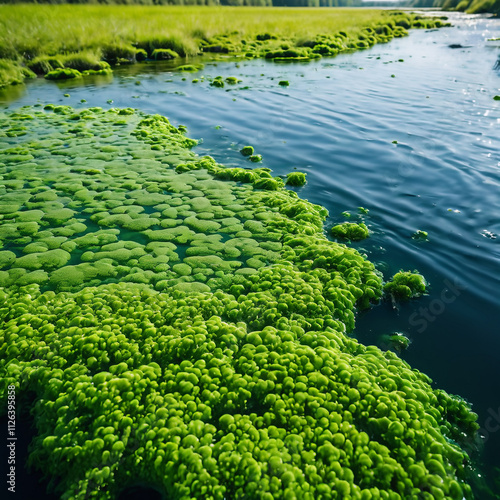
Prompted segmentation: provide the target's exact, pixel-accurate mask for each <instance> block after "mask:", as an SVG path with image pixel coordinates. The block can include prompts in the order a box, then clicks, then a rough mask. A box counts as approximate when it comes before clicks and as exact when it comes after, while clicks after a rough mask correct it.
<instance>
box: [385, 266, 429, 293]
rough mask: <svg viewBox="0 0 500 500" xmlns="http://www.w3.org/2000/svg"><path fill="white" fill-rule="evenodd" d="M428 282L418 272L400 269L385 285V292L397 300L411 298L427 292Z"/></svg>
mask: <svg viewBox="0 0 500 500" xmlns="http://www.w3.org/2000/svg"><path fill="white" fill-rule="evenodd" d="M426 286H427V283H426V282H425V278H424V277H423V276H422V275H421V274H418V273H411V272H407V271H406V272H405V271H400V272H399V273H397V274H395V275H394V276H393V277H392V280H391V281H389V282H388V283H386V284H385V285H384V292H385V293H387V294H389V295H390V296H391V297H393V298H394V299H396V300H409V299H413V298H416V297H420V296H421V295H423V294H424V293H425V290H426Z"/></svg>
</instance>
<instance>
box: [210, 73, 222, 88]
mask: <svg viewBox="0 0 500 500" xmlns="http://www.w3.org/2000/svg"><path fill="white" fill-rule="evenodd" d="M210 86H211V87H219V88H222V87H224V80H223V79H222V77H220V76H219V77H216V78H214V79H213V80H212V81H211V82H210Z"/></svg>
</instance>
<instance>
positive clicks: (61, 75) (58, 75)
mask: <svg viewBox="0 0 500 500" xmlns="http://www.w3.org/2000/svg"><path fill="white" fill-rule="evenodd" d="M81 77H82V74H81V73H80V72H79V71H78V70H77V69H72V68H57V69H54V70H52V71H49V72H48V73H47V74H46V75H45V78H46V79H47V80H71V79H73V78H81Z"/></svg>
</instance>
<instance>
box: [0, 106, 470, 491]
mask: <svg viewBox="0 0 500 500" xmlns="http://www.w3.org/2000/svg"><path fill="white" fill-rule="evenodd" d="M0 121H1V122H2V125H3V126H2V129H1V130H2V132H0V175H1V176H2V180H1V182H0V186H1V187H0V189H1V204H0V218H1V219H0V220H1V224H0V241H1V242H2V250H1V252H0V266H1V268H2V270H1V272H0V280H1V286H2V287H3V288H2V289H1V291H0V295H1V304H2V306H1V307H0V318H1V322H2V328H1V333H0V335H1V336H2V347H1V361H0V372H1V376H2V383H3V384H4V385H7V384H12V385H14V386H15V387H16V391H17V392H18V393H20V394H23V393H28V392H34V393H35V394H36V398H35V402H34V404H33V406H32V414H33V416H34V418H35V423H36V428H37V437H36V438H35V440H34V443H33V446H32V452H31V455H30V462H31V463H32V464H33V465H34V466H35V467H38V468H40V469H41V470H42V471H43V472H44V473H45V474H46V475H47V476H48V477H50V478H52V479H53V483H54V484H56V485H57V486H56V488H57V491H58V492H59V493H60V494H61V495H62V498H64V499H70V498H91V497H92V498H110V499H111V498H116V497H117V495H118V494H119V492H120V491H121V490H122V489H123V488H124V487H127V486H130V485H134V484H138V483H140V484H150V485H152V486H155V487H157V488H159V489H160V490H161V491H162V492H163V493H164V494H165V495H166V496H167V497H168V498H178V499H186V500H187V499H194V498H200V499H201V498H203V499H210V498H213V499H223V498H256V499H274V498H286V499H293V498H297V499H313V498H324V499H327V498H359V499H370V498H387V499H398V498H415V499H417V498H419V499H420V498H429V499H434V498H449V499H462V498H463V497H466V498H471V497H472V494H471V489H470V487H469V486H468V484H467V474H466V471H467V463H468V456H467V454H466V452H464V451H463V449H462V448H461V446H465V445H466V444H467V441H468V440H472V439H473V436H474V434H475V432H476V430H477V424H476V422H475V420H476V415H475V414H473V413H472V412H471V411H470V409H469V408H468V406H467V405H466V404H465V403H464V402H463V401H462V400H461V399H459V398H457V397H453V396H450V395H448V394H446V393H445V392H443V391H441V390H436V389H433V388H432V387H431V385H430V383H431V381H430V379H429V378H428V377H427V376H425V375H424V374H421V373H420V372H418V371H417V370H412V369H411V368H410V367H409V366H408V364H407V363H405V362H404V361H402V360H401V359H399V358H398V357H397V356H396V355H395V354H394V353H392V352H385V353H384V352H382V351H380V350H379V349H378V348H376V347H373V346H369V347H366V346H363V345H361V344H359V343H358V342H357V341H355V340H353V339H351V338H349V337H348V336H347V333H348V332H349V331H350V330H352V328H353V327H354V319H355V313H356V311H357V309H361V308H366V307H369V304H370V303H371V302H376V301H377V300H379V299H380V297H381V295H382V278H381V276H380V274H379V273H378V272H377V271H376V270H375V268H374V266H373V265H372V264H371V263H370V262H368V261H367V260H365V259H364V258H363V256H361V255H360V254H359V253H358V252H357V251H355V250H353V249H351V248H349V247H347V246H345V245H342V244H338V243H334V242H331V241H329V240H328V239H327V238H326V237H325V236H324V233H323V223H324V221H325V219H326V217H327V216H328V213H327V211H326V210H325V209H324V208H322V207H319V206H316V205H313V204H311V203H309V202H307V201H304V200H301V199H300V198H299V197H298V196H297V194H296V193H294V192H292V191H288V190H286V189H285V188H284V187H283V181H282V180H281V179H280V178H273V177H272V174H271V172H270V171H269V170H268V169H263V168H257V169H253V170H250V169H244V168H236V169H226V168H224V167H223V166H222V165H218V164H217V163H216V162H215V161H214V160H213V159H212V158H210V157H203V158H199V157H197V156H196V155H195V154H194V153H192V152H191V151H190V147H192V146H193V145H194V144H195V141H193V140H192V139H189V138H187V137H186V136H185V135H184V132H185V130H184V129H183V128H182V127H179V128H175V127H173V126H172V125H170V123H169V122H168V120H167V119H166V118H164V117H161V116H158V115H156V116H148V115H144V114H142V113H139V112H138V111H135V110H132V109H129V108H127V109H111V110H108V111H104V110H102V109H100V108H90V109H84V110H74V109H72V108H70V107H67V106H52V105H49V106H46V108H45V109H43V110H42V109H41V108H40V107H38V108H37V107H28V108H23V109H21V110H18V111H17V112H9V113H4V114H2V115H1V116H0ZM242 161H244V160H242ZM2 394H3V395H5V394H6V391H3V392H2ZM3 397H5V396H3Z"/></svg>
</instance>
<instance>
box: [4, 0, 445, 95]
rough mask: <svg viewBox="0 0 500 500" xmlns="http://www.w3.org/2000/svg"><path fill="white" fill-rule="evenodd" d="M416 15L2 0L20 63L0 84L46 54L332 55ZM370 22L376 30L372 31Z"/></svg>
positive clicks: (116, 57)
mask: <svg viewBox="0 0 500 500" xmlns="http://www.w3.org/2000/svg"><path fill="white" fill-rule="evenodd" d="M414 20H415V16H413V15H410V14H397V15H394V13H391V12H388V11H381V10H372V9H332V8H319V9H309V8H269V7H264V8H255V7H195V6H189V7H185V6H168V7H166V6H161V7H160V6H158V7H155V6H117V5H114V6H112V5H105V6H104V5H1V6H0V60H9V61H12V63H10V65H11V66H12V65H13V66H15V67H17V69H16V70H15V69H13V68H10V69H9V70H8V71H7V72H5V71H3V70H0V71H1V72H0V87H1V86H5V85H9V84H11V83H15V82H19V80H21V81H22V79H20V78H19V75H17V76H16V74H15V73H16V71H17V72H18V73H19V71H20V70H19V67H24V66H30V65H31V67H32V68H33V69H34V71H37V72H38V73H39V74H45V73H47V72H48V71H47V70H49V71H50V69H48V66H47V64H45V63H44V61H46V60H47V58H49V60H54V59H56V60H57V61H60V62H62V64H63V65H64V66H65V67H73V68H75V69H81V68H80V67H76V66H75V65H71V64H69V61H75V60H80V61H82V63H83V64H85V63H86V62H87V63H88V64H87V65H92V66H95V65H96V63H98V62H99V61H100V60H104V61H107V62H109V63H110V64H117V63H133V62H136V61H137V60H142V59H144V58H145V57H149V58H153V53H154V51H155V50H157V49H169V50H171V51H173V52H175V53H177V54H178V55H179V57H180V58H185V57H189V56H194V55H197V54H199V53H200V52H201V51H204V52H223V53H234V54H239V55H241V56H243V55H245V57H249V58H253V57H265V56H266V54H268V53H271V52H272V51H274V52H276V53H279V52H282V53H283V52H284V53H289V54H292V53H295V52H296V53H297V54H299V53H300V57H301V59H303V58H304V57H305V58H308V57H312V56H314V57H321V55H335V54H336V53H338V52H339V51H342V50H354V49H359V48H367V47H369V46H371V45H373V44H374V43H376V42H380V41H389V40H390V39H392V37H393V36H403V35H405V34H406V32H405V28H409V27H412V25H413V22H414ZM428 22H431V23H433V26H434V21H427V20H426V21H424V22H423V24H424V25H425V26H419V27H427V23H428ZM438 23H439V21H438ZM396 24H399V26H397V29H396V30H395V28H396ZM419 24H422V22H420V23H419ZM366 28H372V30H373V33H371V34H369V35H370V36H368V37H367V36H366V35H367V32H366V31H365V29H366ZM340 32H344V33H345V34H344V35H342V37H341V38H342V39H341V40H340V38H335V37H336V36H337V35H338V34H339V33H340ZM371 35H373V36H371ZM367 38H368V39H367ZM339 40H340V41H339ZM340 42H341V43H340ZM318 44H320V45H321V47H320V49H317V50H316V51H314V47H315V46H316V45H318ZM325 47H326V48H325ZM268 57H269V56H268ZM33 61H35V62H37V64H33ZM40 61H42V63H41V64H38V62H40ZM65 61H66V62H68V63H67V64H66V63H65ZM52 66H53V65H52ZM83 69H96V68H95V67H91V68H83ZM10 73H14V74H13V75H10ZM4 75H5V76H4Z"/></svg>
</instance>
